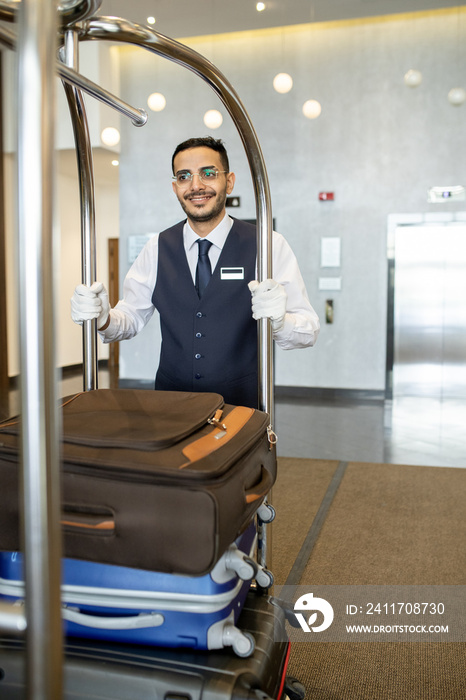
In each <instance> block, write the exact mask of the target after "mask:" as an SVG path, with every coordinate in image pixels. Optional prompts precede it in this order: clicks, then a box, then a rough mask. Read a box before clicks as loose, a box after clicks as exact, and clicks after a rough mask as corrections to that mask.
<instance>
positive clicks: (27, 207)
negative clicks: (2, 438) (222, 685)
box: [17, 0, 63, 700]
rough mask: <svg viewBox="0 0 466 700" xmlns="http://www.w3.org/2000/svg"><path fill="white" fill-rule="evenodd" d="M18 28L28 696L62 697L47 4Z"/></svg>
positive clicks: (26, 7) (29, 3)
mask: <svg viewBox="0 0 466 700" xmlns="http://www.w3.org/2000/svg"><path fill="white" fill-rule="evenodd" d="M18 17H19V34H18V37H19V39H18V54H17V59H18V65H17V94H18V136H17V138H18V174H17V176H18V203H17V223H18V233H17V241H18V251H17V254H18V263H19V287H18V297H19V316H20V337H19V346H20V359H21V362H20V365H21V372H20V377H21V391H20V395H21V416H22V430H21V462H22V482H23V483H22V487H23V538H24V554H25V586H26V618H27V633H26V639H27V662H26V673H27V697H28V698H29V699H32V700H59V698H61V697H62V654H63V652H62V622H61V604H60V568H61V567H60V564H61V531H60V468H59V467H60V465H59V436H60V423H59V419H60V416H59V411H58V392H57V377H56V362H55V345H56V343H55V324H54V294H53V291H54V290H53V287H54V284H53V280H54V277H55V270H56V268H55V266H54V262H55V261H54V237H53V175H54V172H53V171H54V169H53V149H54V115H55V90H54V82H55V70H54V68H55V41H54V40H53V37H55V36H56V7H55V4H54V3H52V2H50V0H22V2H21V5H20V9H19V14H18Z"/></svg>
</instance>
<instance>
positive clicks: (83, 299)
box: [71, 282, 110, 330]
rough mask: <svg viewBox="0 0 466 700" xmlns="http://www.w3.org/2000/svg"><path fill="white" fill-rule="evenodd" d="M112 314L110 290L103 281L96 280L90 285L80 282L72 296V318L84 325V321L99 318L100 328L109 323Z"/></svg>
mask: <svg viewBox="0 0 466 700" xmlns="http://www.w3.org/2000/svg"><path fill="white" fill-rule="evenodd" d="M109 314H110V304H109V301H108V292H107V290H106V289H105V287H104V285H103V284H102V282H94V284H92V285H91V286H90V287H87V286H86V285H85V284H78V286H77V287H76V289H75V290H74V294H73V296H72V297H71V318H72V319H73V321H74V322H75V323H78V324H79V325H82V323H83V321H91V320H92V319H93V318H96V319H97V328H98V329H99V330H100V329H102V327H103V326H105V325H106V324H107V321H108V317H109Z"/></svg>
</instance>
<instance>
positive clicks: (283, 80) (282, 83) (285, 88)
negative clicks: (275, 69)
mask: <svg viewBox="0 0 466 700" xmlns="http://www.w3.org/2000/svg"><path fill="white" fill-rule="evenodd" d="M273 87H274V89H275V90H276V91H277V92H280V93H281V94H285V93H286V92H289V91H290V90H291V88H292V87H293V78H292V77H291V75H288V73H278V75H276V76H275V78H274V79H273Z"/></svg>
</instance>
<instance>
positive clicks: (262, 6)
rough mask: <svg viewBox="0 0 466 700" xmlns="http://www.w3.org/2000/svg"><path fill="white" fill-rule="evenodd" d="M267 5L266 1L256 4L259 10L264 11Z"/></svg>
mask: <svg viewBox="0 0 466 700" xmlns="http://www.w3.org/2000/svg"><path fill="white" fill-rule="evenodd" d="M265 7H266V5H265V2H258V3H257V4H256V10H257V11H258V12H263V10H265Z"/></svg>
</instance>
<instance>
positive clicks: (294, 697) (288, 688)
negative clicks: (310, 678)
mask: <svg viewBox="0 0 466 700" xmlns="http://www.w3.org/2000/svg"><path fill="white" fill-rule="evenodd" d="M305 696H306V688H305V687H304V686H303V684H302V683H300V682H299V681H298V679H297V678H294V677H293V676H287V677H286V678H285V698H288V700H304V698H305Z"/></svg>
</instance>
